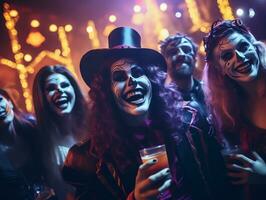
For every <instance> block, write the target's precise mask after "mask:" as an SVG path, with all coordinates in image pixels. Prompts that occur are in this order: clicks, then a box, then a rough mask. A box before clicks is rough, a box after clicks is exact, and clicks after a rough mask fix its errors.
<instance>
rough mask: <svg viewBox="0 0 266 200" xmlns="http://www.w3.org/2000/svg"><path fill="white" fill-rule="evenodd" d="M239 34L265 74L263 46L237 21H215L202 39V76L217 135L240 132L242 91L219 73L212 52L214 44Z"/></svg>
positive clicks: (265, 50) (219, 70) (265, 54)
mask: <svg viewBox="0 0 266 200" xmlns="http://www.w3.org/2000/svg"><path fill="white" fill-rule="evenodd" d="M235 32H237V33H239V34H241V35H243V36H244V37H245V38H246V39H247V40H248V41H249V42H251V43H252V44H253V45H254V46H255V47H256V50H257V54H258V57H259V60H260V70H259V73H265V69H266V47H265V44H263V43H262V42H260V41H257V40H256V39H255V37H254V36H253V35H252V34H251V33H250V31H249V30H248V29H247V27H246V26H244V24H243V23H242V22H241V21H240V20H238V19H237V20H225V21H217V22H214V24H213V25H212V28H211V31H210V33H209V34H208V35H207V36H206V37H205V38H204V43H205V51H206V61H207V62H206V66H205V70H204V74H203V82H204V90H205V92H206V101H207V103H208V105H209V107H210V108H209V109H210V110H211V112H212V115H213V119H214V123H215V125H216V127H217V128H218V131H219V132H220V134H222V133H223V132H224V131H227V132H236V133H238V132H239V130H240V127H239V125H240V123H239V122H241V121H242V118H241V114H242V111H241V109H242V106H241V102H242V101H243V100H242V99H243V95H244V93H243V90H242V89H241V88H240V86H238V85H237V83H236V82H235V81H234V80H232V79H230V78H229V77H227V76H225V75H223V73H221V69H220V68H219V67H217V66H216V64H215V63H216V61H215V58H214V56H213V51H214V48H215V47H216V45H217V44H218V43H219V41H220V40H221V39H223V38H224V37H226V36H228V35H230V34H233V33H235Z"/></svg>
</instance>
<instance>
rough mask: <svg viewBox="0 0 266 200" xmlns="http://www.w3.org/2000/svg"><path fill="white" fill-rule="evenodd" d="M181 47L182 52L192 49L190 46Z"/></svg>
mask: <svg viewBox="0 0 266 200" xmlns="http://www.w3.org/2000/svg"><path fill="white" fill-rule="evenodd" d="M181 49H182V51H183V52H184V53H190V52H191V51H192V49H191V47H189V46H182V47H181Z"/></svg>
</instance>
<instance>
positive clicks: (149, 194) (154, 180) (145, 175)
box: [134, 159, 171, 200]
mask: <svg viewBox="0 0 266 200" xmlns="http://www.w3.org/2000/svg"><path fill="white" fill-rule="evenodd" d="M157 162H158V161H157V159H153V160H149V161H147V162H145V163H144V164H142V165H140V167H139V170H138V174H137V177H136V184H135V190H134V196H135V199H136V200H146V199H149V200H152V199H158V196H159V195H160V193H162V192H164V191H165V190H167V189H168V188H169V187H170V185H171V174H170V170H169V168H165V169H162V170H160V171H158V172H156V173H155V174H152V175H150V174H149V172H148V171H149V168H150V167H151V166H153V165H155V164H156V163H157Z"/></svg>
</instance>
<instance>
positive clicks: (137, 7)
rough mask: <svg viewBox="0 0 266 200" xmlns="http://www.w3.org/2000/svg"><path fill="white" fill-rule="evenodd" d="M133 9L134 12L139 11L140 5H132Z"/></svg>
mask: <svg viewBox="0 0 266 200" xmlns="http://www.w3.org/2000/svg"><path fill="white" fill-rule="evenodd" d="M133 10H134V12H135V13H139V12H141V6H140V5H135V6H134V7H133Z"/></svg>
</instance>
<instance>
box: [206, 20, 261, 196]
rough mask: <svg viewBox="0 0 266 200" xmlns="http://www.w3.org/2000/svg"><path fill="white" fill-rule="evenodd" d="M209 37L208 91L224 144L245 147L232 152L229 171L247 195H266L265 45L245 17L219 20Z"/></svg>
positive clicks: (207, 50) (213, 26)
mask: <svg viewBox="0 0 266 200" xmlns="http://www.w3.org/2000/svg"><path fill="white" fill-rule="evenodd" d="M204 42H205V51H206V60H207V65H206V69H205V76H204V80H205V81H204V82H206V83H207V85H206V86H207V87H206V92H207V95H206V96H208V103H209V105H210V107H211V110H212V114H213V116H214V120H215V124H216V125H217V130H218V131H219V132H220V135H221V138H222V139H223V142H224V144H225V148H230V146H235V145H238V146H240V148H241V152H239V153H238V154H236V155H231V156H230V157H229V158H230V159H229V160H228V164H227V167H228V175H229V177H230V178H231V179H232V183H233V184H234V185H236V186H242V188H244V190H245V192H244V196H245V199H256V200H260V199H265V196H266V195H265V188H266V185H265V183H266V164H265V161H266V148H265V147H266V117H265V112H266V108H265V103H266V95H265V94H266V87H265V85H266V84H265V83H266V48H265V44H263V43H262V42H260V41H257V40H256V39H255V37H254V36H253V35H252V34H251V32H250V31H249V30H248V29H247V27H246V26H245V25H243V23H242V22H241V21H240V20H232V21H229V20H228V21H217V22H215V23H214V24H213V25H212V29H211V31H210V33H209V34H208V35H207V36H206V37H205V39H204ZM247 190H249V191H248V192H247ZM242 195H243V194H242Z"/></svg>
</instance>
